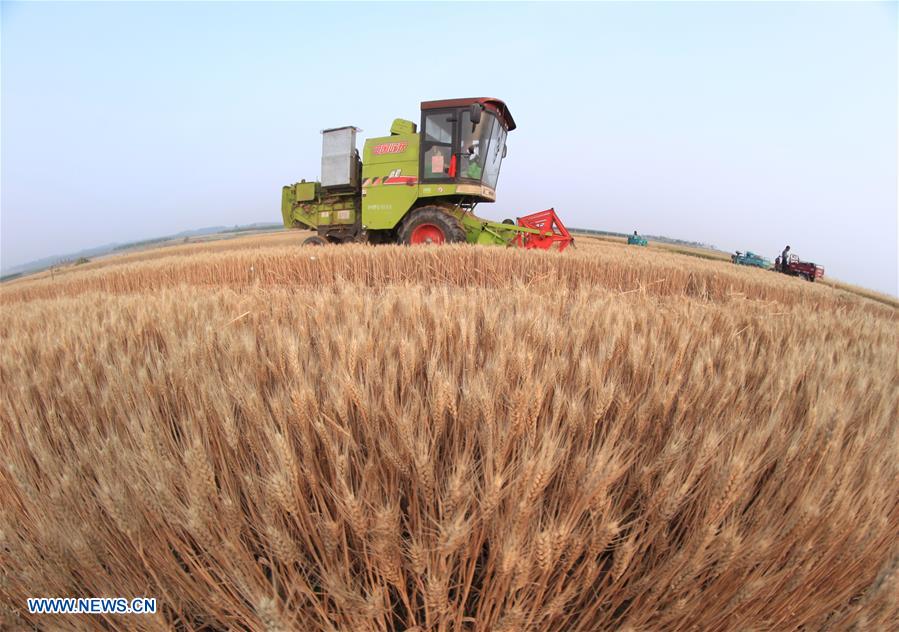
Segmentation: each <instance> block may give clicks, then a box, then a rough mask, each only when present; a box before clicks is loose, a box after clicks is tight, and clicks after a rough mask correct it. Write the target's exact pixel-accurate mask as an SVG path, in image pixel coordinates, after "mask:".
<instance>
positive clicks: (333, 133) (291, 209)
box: [281, 98, 573, 250]
mask: <svg viewBox="0 0 899 632" xmlns="http://www.w3.org/2000/svg"><path fill="white" fill-rule="evenodd" d="M514 129H515V121H514V119H513V118H512V115H511V113H510V112H509V109H508V107H506V105H505V103H503V102H502V101H500V100H499V99H492V98H473V99H450V100H444V101H425V102H424V103H422V104H421V126H420V128H419V127H418V126H417V125H416V124H415V123H413V122H412V121H408V120H405V119H396V120H394V122H393V124H392V125H391V126H390V135H389V136H384V137H379V138H369V139H368V140H366V141H365V145H364V149H363V152H362V157H361V160H360V158H359V156H358V152H357V151H356V131H357V130H356V128H355V127H339V128H334V129H328V130H325V131H324V132H322V134H323V141H322V176H321V182H306V181H305V180H304V181H302V182H299V183H297V184H293V185H289V186H285V187H284V188H283V189H282V197H281V213H282V216H283V220H284V225H285V226H287V227H290V228H306V229H311V230H314V231H316V233H317V234H316V235H315V236H313V237H310V238H309V239H307V242H309V243H325V242H332V243H341V242H348V241H371V242H375V243H404V244H429V243H451V242H463V241H467V242H469V243H481V244H501V245H513V246H520V247H525V248H549V247H551V246H552V245H553V244H558V248H559V250H563V249H564V248H565V247H566V246H568V244H570V243H572V241H573V240H572V238H571V235H570V234H569V233H568V231H567V230H566V229H565V226H564V225H563V224H562V222H561V221H560V220H559V218H558V216H557V215H556V213H555V211H554V210H553V209H548V210H546V211H541V212H540V213H535V214H532V215H527V216H525V217H520V218H518V223H517V225H516V224H515V223H513V222H511V220H506V221H505V222H503V223H497V222H491V221H488V220H485V219H482V218H480V217H477V216H476V215H475V214H474V209H475V207H476V206H477V205H478V204H480V203H489V202H493V201H495V200H496V186H497V182H498V179H499V172H500V166H501V165H502V161H503V158H505V157H506V154H507V147H506V137H507V135H508V133H509V132H511V131H512V130H514Z"/></svg>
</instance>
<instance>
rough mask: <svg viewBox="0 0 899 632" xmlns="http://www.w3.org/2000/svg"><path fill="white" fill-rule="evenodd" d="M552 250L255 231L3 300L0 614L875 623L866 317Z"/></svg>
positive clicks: (878, 440) (882, 331)
mask: <svg viewBox="0 0 899 632" xmlns="http://www.w3.org/2000/svg"><path fill="white" fill-rule="evenodd" d="M568 255H569V253H567V252H566V253H563V254H562V255H559V254H558V253H533V252H518V251H510V250H502V249H490V248H476V247H456V248H444V249H431V248H421V249H402V248H393V247H380V248H373V247H346V248H331V247H326V248H321V249H315V250H309V249H303V250H294V249H287V248H286V247H285V246H284V245H283V244H280V243H275V244H271V245H269V246H266V247H258V248H255V249H242V248H235V249H227V248H222V249H220V250H216V251H211V252H197V251H192V252H190V253H188V254H174V255H165V256H155V255H153V256H150V255H149V254H148V257H147V258H146V259H144V260H131V261H127V262H124V263H122V264H121V265H114V264H111V263H110V264H106V263H104V265H102V266H97V267H96V268H95V269H87V270H79V271H73V272H71V273H69V274H66V275H64V276H62V277H60V278H57V279H37V280H32V281H30V282H28V283H25V282H20V283H16V284H13V285H10V286H9V287H6V288H4V289H3V291H2V293H0V296H2V299H3V312H2V318H0V337H2V340H3V346H2V350H0V371H2V372H0V385H2V391H3V400H2V404H0V454H2V456H3V459H2V463H0V497H2V498H3V503H2V506H0V544H2V548H0V608H2V616H3V619H2V620H0V621H2V624H3V625H5V626H7V627H16V626H22V627H25V626H29V625H36V626H42V627H44V628H57V627H58V628H77V629H108V627H114V628H128V629H147V630H156V629H160V628H172V629H204V628H205V629H228V628H235V629H252V630H307V629H308V630H386V629H397V630H406V629H417V630H474V629H476V630H501V629H508V630H525V629H528V630H597V629H610V628H621V629H635V630H637V629H639V630H679V629H710V630H714V629H784V628H790V629H794V628H799V627H804V628H806V629H847V628H851V627H853V626H855V627H858V628H862V629H886V628H889V627H891V626H893V625H895V623H896V621H897V616H899V608H897V602H896V597H895V595H896V594H897V585H896V583H897V579H896V575H897V573H896V571H897V563H899V548H897V543H896V536H895V534H896V533H897V532H899V503H897V500H896V495H895V490H896V489H897V488H899V465H897V464H899V460H897V456H899V454H897V452H899V450H897V446H899V437H897V433H899V429H897V423H896V420H897V419H899V394H897V390H896V384H897V383H899V354H897V349H899V330H897V326H896V310H895V309H892V308H890V307H889V306H885V305H882V304H877V303H874V302H871V301H866V300H864V299H859V298H856V297H852V296H850V295H848V294H845V293H841V292H836V291H834V290H832V289H830V288H821V287H818V286H811V285H810V284H802V283H800V282H798V281H796V280H795V279H786V278H781V277H779V276H777V275H766V274H765V273H763V272H760V271H750V270H741V269H735V268H733V267H732V266H730V265H729V264H726V263H718V262H712V261H697V260H692V259H684V258H683V257H679V256H677V255H668V254H665V253H654V254H653V256H652V257H644V256H641V255H638V254H635V253H634V252H633V250H631V251H628V250H626V249H623V248H619V249H616V250H606V249H604V248H603V247H602V246H596V247H594V248H586V249H580V250H579V251H578V252H576V253H572V254H571V256H568ZM40 595H48V596H104V595H124V596H143V595H150V596H156V597H158V599H159V604H160V612H159V613H158V614H157V615H156V616H155V617H152V618H150V617H147V618H145V617H142V616H136V615H134V616H128V617H125V616H104V617H94V618H91V617H88V616H77V617H74V616H68V617H63V616H59V617H55V618H54V617H51V616H49V615H43V616H35V615H29V614H27V610H26V609H25V602H26V598H27V597H29V596H40Z"/></svg>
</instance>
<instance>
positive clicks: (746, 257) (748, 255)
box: [730, 250, 772, 270]
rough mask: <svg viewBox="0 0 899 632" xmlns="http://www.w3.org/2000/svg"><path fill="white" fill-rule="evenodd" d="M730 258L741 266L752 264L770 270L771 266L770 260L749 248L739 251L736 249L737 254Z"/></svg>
mask: <svg viewBox="0 0 899 632" xmlns="http://www.w3.org/2000/svg"><path fill="white" fill-rule="evenodd" d="M730 260H731V261H732V262H734V263H736V264H737V265H741V266H754V267H756V268H764V269H765V270H770V269H771V267H772V265H771V262H770V261H768V260H767V259H765V258H764V257H763V256H761V255H757V254H755V253H754V252H751V251H749V250H747V251H746V252H740V251H739V250H738V251H737V254H735V255H731V256H730Z"/></svg>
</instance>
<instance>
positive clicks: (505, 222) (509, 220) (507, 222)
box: [503, 218, 515, 226]
mask: <svg viewBox="0 0 899 632" xmlns="http://www.w3.org/2000/svg"><path fill="white" fill-rule="evenodd" d="M503 224H510V225H512V226H515V220H511V219H509V218H506V219H504V220H503Z"/></svg>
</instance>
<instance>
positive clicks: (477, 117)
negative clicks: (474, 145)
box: [468, 103, 481, 125]
mask: <svg viewBox="0 0 899 632" xmlns="http://www.w3.org/2000/svg"><path fill="white" fill-rule="evenodd" d="M468 118H470V119H471V124H472V125H477V124H478V123H480V122H481V104H480V103H472V104H471V107H470V108H468Z"/></svg>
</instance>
